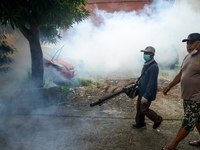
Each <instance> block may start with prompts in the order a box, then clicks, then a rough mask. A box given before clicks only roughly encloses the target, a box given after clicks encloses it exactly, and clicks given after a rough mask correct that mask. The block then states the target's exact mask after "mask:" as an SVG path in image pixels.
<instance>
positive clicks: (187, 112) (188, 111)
mask: <svg viewBox="0 0 200 150" xmlns="http://www.w3.org/2000/svg"><path fill="white" fill-rule="evenodd" d="M183 107H184V118H183V122H182V128H183V129H185V130H187V131H192V130H193V129H194V127H195V126H196V124H197V122H200V103H197V102H195V101H191V100H184V101H183Z"/></svg>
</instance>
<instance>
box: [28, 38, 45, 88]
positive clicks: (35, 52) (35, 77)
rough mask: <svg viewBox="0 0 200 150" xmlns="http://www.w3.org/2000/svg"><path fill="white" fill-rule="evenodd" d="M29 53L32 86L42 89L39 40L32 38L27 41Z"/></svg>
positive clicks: (41, 59)
mask: <svg viewBox="0 0 200 150" xmlns="http://www.w3.org/2000/svg"><path fill="white" fill-rule="evenodd" d="M29 44H30V51H31V59H32V65H31V66H32V69H31V70H32V81H33V83H34V85H33V86H36V87H42V86H43V72H44V69H43V54H42V49H41V45H40V42H39V38H36V37H35V36H34V38H32V39H31V40H30V41H29Z"/></svg>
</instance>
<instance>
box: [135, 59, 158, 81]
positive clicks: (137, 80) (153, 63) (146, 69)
mask: <svg viewBox="0 0 200 150" xmlns="http://www.w3.org/2000/svg"><path fill="white" fill-rule="evenodd" d="M154 63H156V62H155V61H153V62H152V63H150V64H149V65H148V66H147V67H146V68H145V70H144V71H143V72H142V74H141V75H140V77H139V78H138V79H137V81H136V82H135V83H138V82H139V81H140V79H141V77H142V76H143V75H144V73H145V71H146V70H147V69H148V68H149V67H150V66H151V65H152V64H154Z"/></svg>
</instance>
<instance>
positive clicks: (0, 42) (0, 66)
mask: <svg viewBox="0 0 200 150" xmlns="http://www.w3.org/2000/svg"><path fill="white" fill-rule="evenodd" d="M6 33H7V34H9V30H8V31H6V30H5V28H1V29H0V72H7V71H9V70H10V69H11V68H10V67H9V64H11V63H13V61H14V60H13V59H12V58H11V55H13V53H14V51H16V49H15V48H14V47H13V46H12V45H11V46H9V45H8V43H7V42H6V41H5V40H6Z"/></svg>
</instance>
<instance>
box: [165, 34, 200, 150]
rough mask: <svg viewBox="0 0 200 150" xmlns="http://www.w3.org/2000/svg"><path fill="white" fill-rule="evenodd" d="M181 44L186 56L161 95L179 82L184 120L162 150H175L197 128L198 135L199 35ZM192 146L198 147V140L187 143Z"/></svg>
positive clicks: (192, 35) (191, 35) (199, 116)
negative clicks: (185, 46)
mask: <svg viewBox="0 0 200 150" xmlns="http://www.w3.org/2000/svg"><path fill="white" fill-rule="evenodd" d="M182 42H186V43H187V51H188V53H189V54H188V55H186V56H185V58H184V60H183V63H182V66H181V70H180V72H179V73H178V74H177V75H176V77H175V78H174V80H173V81H172V82H171V83H170V84H169V85H168V86H167V87H166V88H164V90H163V94H164V95H167V92H168V91H169V90H170V89H171V88H172V87H173V86H175V85H176V84H178V83H179V82H181V97H182V99H183V106H184V118H183V121H182V127H181V128H180V130H179V132H178V134H177V136H176V138H175V139H174V140H173V141H172V142H171V143H170V144H169V145H167V146H165V147H164V148H163V150H175V148H176V147H177V145H178V144H179V142H180V141H181V140H183V139H184V138H185V137H186V136H187V135H188V134H189V132H190V131H192V130H193V129H194V127H196V128H197V130H198V132H199V134H200V34H199V33H192V34H190V35H189V36H188V38H187V39H184V40H183V41H182ZM189 144H190V145H192V146H200V139H199V140H197V141H192V142H190V143H189Z"/></svg>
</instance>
